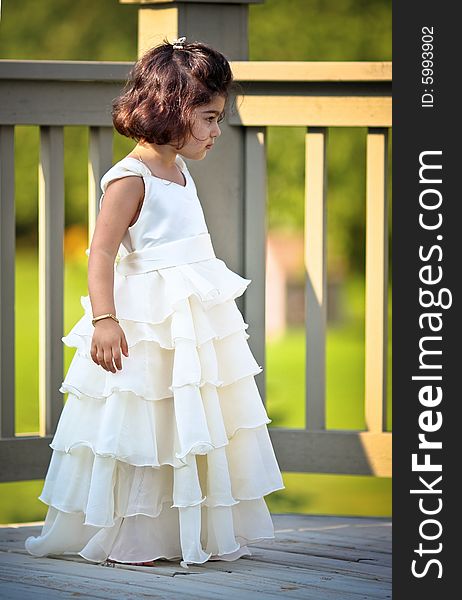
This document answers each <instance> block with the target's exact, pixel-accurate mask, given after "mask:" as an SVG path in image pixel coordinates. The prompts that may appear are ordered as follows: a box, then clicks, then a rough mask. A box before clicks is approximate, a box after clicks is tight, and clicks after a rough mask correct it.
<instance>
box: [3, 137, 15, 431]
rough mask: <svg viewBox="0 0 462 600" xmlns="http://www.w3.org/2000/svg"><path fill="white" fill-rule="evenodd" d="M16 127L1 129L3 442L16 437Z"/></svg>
mask: <svg viewBox="0 0 462 600" xmlns="http://www.w3.org/2000/svg"><path fill="white" fill-rule="evenodd" d="M14 199H15V198H14V126H13V125H1V126H0V292H1V294H0V438H7V437H13V436H14V434H15V410H14V405H15V329H14V328H15V319H14V297H15V286H14V280H15V256H16V255H15V252H16V239H15V231H16V227H15V203H14Z"/></svg>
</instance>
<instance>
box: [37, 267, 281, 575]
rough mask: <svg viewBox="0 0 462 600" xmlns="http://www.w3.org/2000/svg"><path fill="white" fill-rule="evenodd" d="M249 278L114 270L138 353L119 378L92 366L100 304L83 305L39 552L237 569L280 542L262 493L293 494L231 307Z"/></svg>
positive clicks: (194, 271)
mask: <svg viewBox="0 0 462 600" xmlns="http://www.w3.org/2000/svg"><path fill="white" fill-rule="evenodd" d="M250 281H251V280H249V279H244V278H243V277H241V276H240V275H238V274H237V273H234V272H233V271H231V270H230V269H228V268H227V266H226V264H225V263H224V262H223V261H222V260H220V259H218V258H213V259H209V260H203V261H200V262H196V263H188V264H183V265H179V266H175V267H170V268H164V269H160V270H154V271H150V272H147V273H142V274H138V275H136V276H128V277H127V276H123V275H120V274H118V273H117V271H115V277H114V300H115V307H116V313H117V315H118V318H119V321H120V325H121V327H122V329H123V331H124V333H125V336H126V339H127V342H128V347H129V356H128V357H126V356H124V355H122V370H121V371H116V373H111V372H107V371H105V370H104V369H102V367H100V366H98V365H96V364H95V363H94V362H93V360H92V359H91V356H90V344H91V339H92V335H93V332H94V328H93V326H92V324H91V318H92V312H91V305H90V301H89V297H88V296H82V297H81V303H82V307H83V309H84V311H85V314H84V315H83V316H82V318H81V319H80V320H79V321H78V322H77V323H76V324H75V325H74V327H73V328H72V329H71V331H70V332H69V333H68V335H66V336H65V337H63V338H62V340H63V342H64V343H65V344H66V345H67V346H70V347H75V348H76V353H75V355H74V357H73V359H72V362H71V365H70V367H69V369H68V371H67V374H66V377H65V379H64V381H63V382H62V385H61V387H60V391H61V392H63V393H67V394H68V398H67V401H66V403H65V405H64V408H63V411H62V414H61V417H60V420H59V423H58V427H57V430H56V433H55V435H54V437H53V440H52V442H51V444H50V446H51V448H52V449H53V453H52V458H51V461H50V464H49V468H48V472H47V476H46V479H45V483H44V487H43V490H42V493H41V495H40V496H39V499H40V500H41V501H42V502H44V503H45V504H47V505H49V509H48V513H47V516H46V519H45V523H44V526H43V529H42V532H41V535H40V536H39V537H36V538H34V537H29V538H27V540H26V549H27V550H28V551H29V552H30V553H31V554H34V555H37V556H45V555H47V554H66V553H72V554H75V553H78V554H79V555H81V556H82V557H83V558H85V559H87V560H89V561H92V562H103V561H105V560H106V559H107V558H110V559H113V560H116V561H120V562H143V561H150V560H155V559H158V558H166V559H169V560H174V559H180V561H181V563H180V564H181V565H182V566H184V567H187V565H188V564H189V563H197V564H201V563H204V562H206V561H207V560H235V559H237V558H239V557H240V556H243V555H246V554H247V555H250V554H251V552H250V551H249V549H248V548H247V546H246V544H247V543H251V542H255V541H258V540H261V539H268V538H274V527H273V522H272V520H271V516H270V513H269V511H268V508H267V505H266V502H265V500H264V496H265V495H267V494H269V493H271V492H273V491H276V490H280V489H283V488H284V487H285V486H284V484H283V480H282V476H281V472H280V469H279V465H278V463H277V460H276V457H275V454H274V450H273V447H272V444H271V440H270V437H269V434H268V429H267V424H268V423H270V422H271V419H270V418H269V417H268V414H267V412H266V410H265V407H264V405H263V403H262V400H261V396H260V394H259V391H258V388H257V386H256V383H255V379H254V377H255V375H256V374H258V373H260V371H261V370H262V368H261V367H260V366H259V365H258V364H257V362H256V360H255V358H254V356H253V354H252V352H251V350H250V348H249V345H248V342H247V339H248V338H249V335H248V333H247V331H246V330H247V328H248V325H247V323H245V322H244V320H243V317H242V314H241V312H240V311H239V309H238V307H237V305H236V302H235V298H236V297H238V296H240V295H241V294H243V292H244V291H245V289H246V287H247V286H248V285H249V283H250ZM148 298H149V300H150V301H149V302H147V301H146V299H148Z"/></svg>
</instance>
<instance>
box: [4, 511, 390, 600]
mask: <svg viewBox="0 0 462 600" xmlns="http://www.w3.org/2000/svg"><path fill="white" fill-rule="evenodd" d="M272 518H273V521H274V524H275V533H276V538H275V539H274V540H262V541H261V542H257V543H255V544H249V549H250V551H251V552H252V556H247V557H243V558H242V559H239V560H237V561H233V562H225V561H216V562H215V561H213V562H208V563H205V564H204V565H190V567H189V569H183V568H182V567H180V565H179V560H178V562H175V561H158V566H156V567H139V566H134V565H132V566H131V565H116V567H113V568H112V567H105V566H103V565H98V564H95V563H90V562H88V561H86V560H85V559H83V558H82V557H80V556H76V555H67V556H66V555H65V556H63V555H61V556H56V557H42V558H40V557H32V556H31V555H30V554H29V553H28V552H27V551H26V550H25V548H24V540H25V539H26V537H28V536H30V535H34V536H37V535H39V533H40V531H41V529H42V525H43V523H40V522H39V523H34V524H30V525H27V526H24V525H22V524H12V525H10V526H8V527H0V598H2V599H3V598H5V599H6V598H8V600H10V599H11V600H16V599H17V600H19V599H21V600H28V599H29V598H31V599H32V596H33V598H34V600H42V598H43V599H44V598H47V599H50V600H54V598H71V597H72V598H75V597H76V596H77V595H80V596H82V597H85V599H86V600H87V598H108V599H109V598H110V599H111V600H119V599H120V600H122V599H123V600H131V598H152V599H154V600H155V599H160V600H163V599H164V598H165V599H168V600H171V599H172V598H175V599H176V598H182V599H183V598H184V600H197V598H201V600H202V599H204V600H216V599H217V598H220V600H231V599H232V600H234V599H235V598H236V597H239V600H276V598H281V596H284V597H286V596H287V595H290V597H291V598H294V600H299V599H300V600H302V599H303V600H382V599H383V600H386V599H388V598H391V533H392V532H391V519H389V518H373V517H330V516H324V515H297V514H280V515H277V514H276V515H275V514H273V515H272Z"/></svg>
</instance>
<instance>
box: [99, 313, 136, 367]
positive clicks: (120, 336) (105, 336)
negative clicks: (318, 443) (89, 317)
mask: <svg viewBox="0 0 462 600" xmlns="http://www.w3.org/2000/svg"><path fill="white" fill-rule="evenodd" d="M120 350H122V352H123V353H124V355H125V356H128V344H127V340H126V338H125V333H124V332H123V329H122V327H121V326H120V325H119V324H118V323H116V322H115V321H114V320H113V319H101V320H100V321H97V322H96V323H95V332H94V333H93V338H92V341H91V352H90V354H91V358H92V359H93V362H95V363H96V364H97V365H99V366H101V367H103V369H105V370H106V371H111V372H112V373H115V372H116V368H115V367H117V369H119V371H120V370H121V369H122V357H121V354H120ZM113 362H114V363H115V367H114V364H113Z"/></svg>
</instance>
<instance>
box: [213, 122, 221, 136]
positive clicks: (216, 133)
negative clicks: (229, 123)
mask: <svg viewBox="0 0 462 600" xmlns="http://www.w3.org/2000/svg"><path fill="white" fill-rule="evenodd" d="M220 135H221V129H220V128H219V127H218V123H215V136H214V137H218V136H220Z"/></svg>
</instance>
